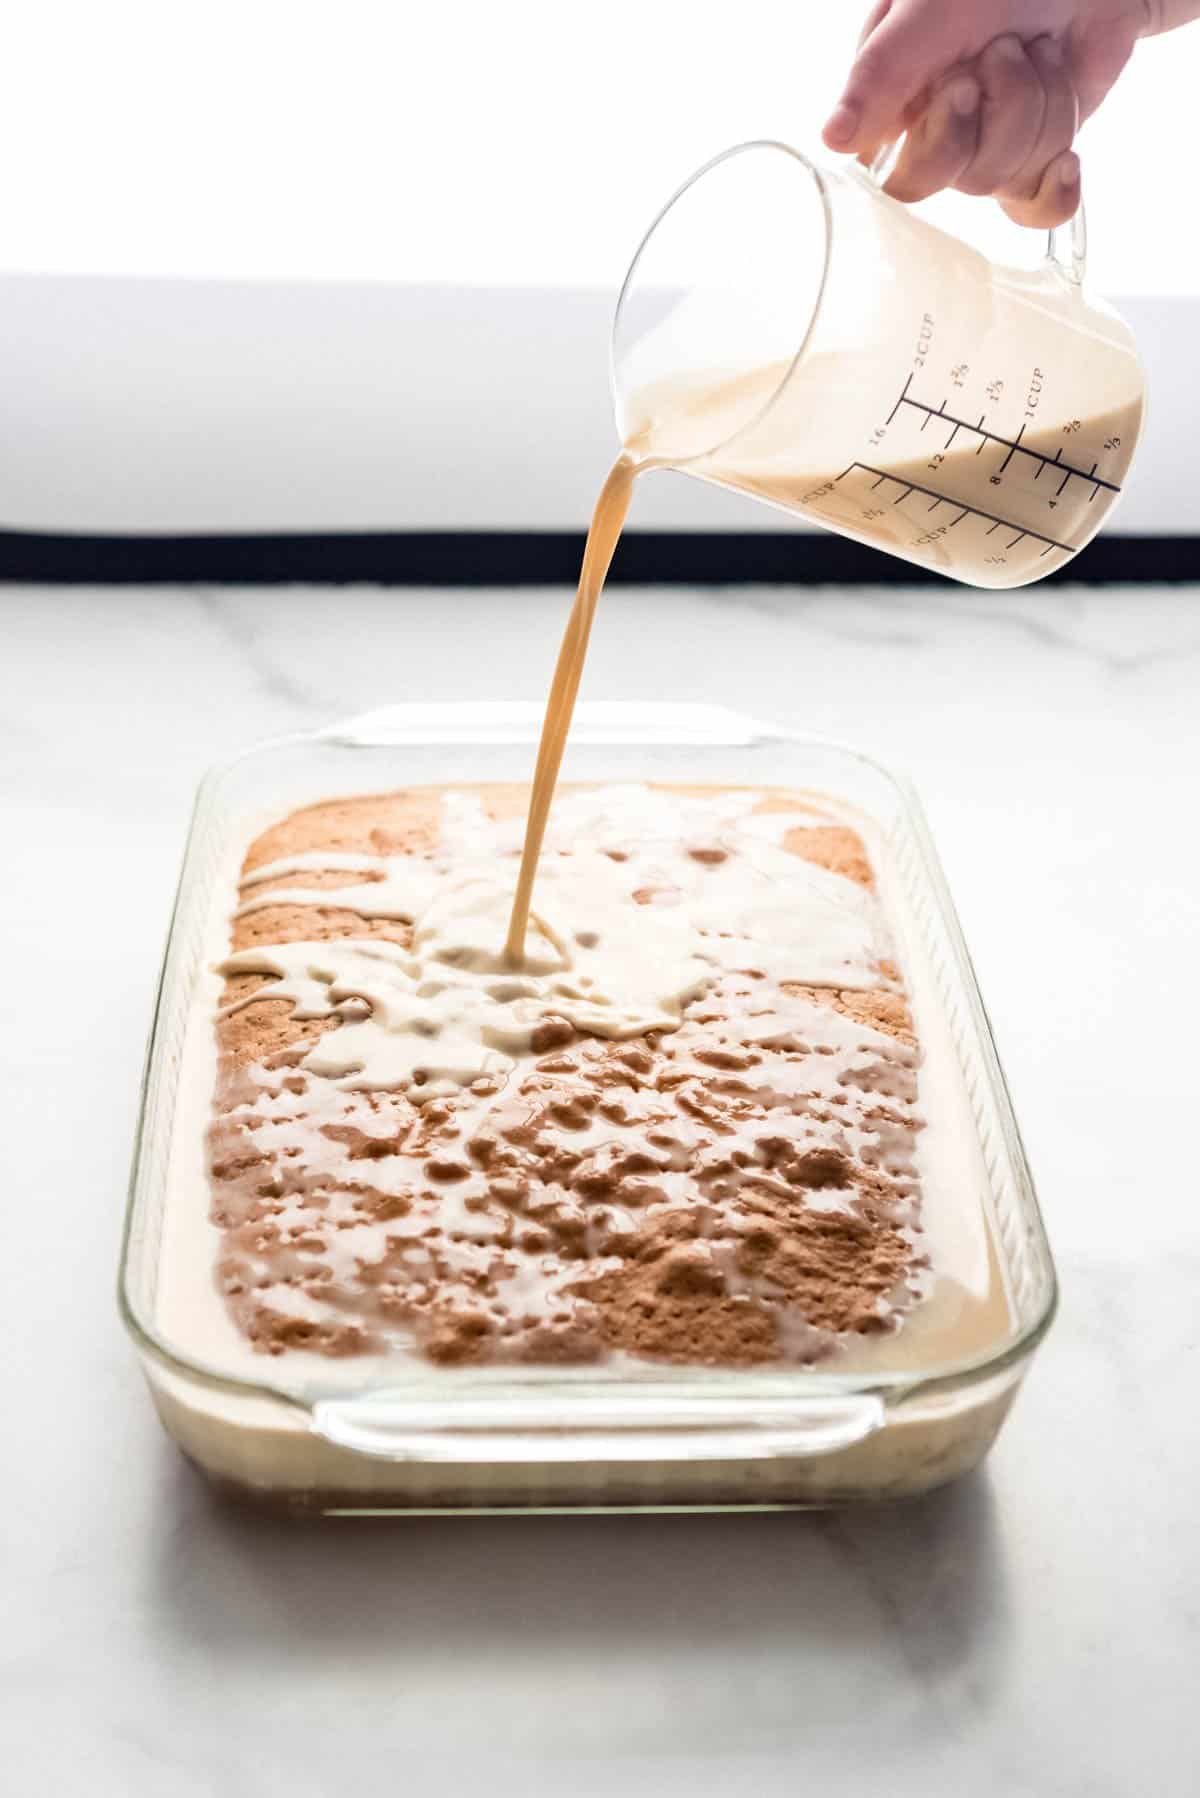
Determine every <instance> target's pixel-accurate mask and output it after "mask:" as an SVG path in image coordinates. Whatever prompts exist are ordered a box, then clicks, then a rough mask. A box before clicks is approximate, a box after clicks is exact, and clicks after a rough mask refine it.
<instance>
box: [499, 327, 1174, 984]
mask: <svg viewBox="0 0 1200 1798" xmlns="http://www.w3.org/2000/svg"><path fill="white" fill-rule="evenodd" d="M786 374H787V370H786V368H783V367H782V366H779V365H776V366H771V367H766V368H760V369H756V370H754V371H752V372H751V373H749V374H745V375H741V376H738V377H736V378H734V379H725V380H715V381H711V380H710V381H704V380H698V379H695V378H692V379H691V380H688V381H671V382H666V383H662V384H659V385H656V386H655V387H652V388H650V389H648V390H647V391H646V392H644V393H642V394H638V395H635V396H634V399H633V402H632V404H631V407H630V423H629V428H628V430H627V433H626V438H625V444H624V447H623V449H622V451H621V454H620V455H619V456H618V457H617V460H616V461H615V462H614V463H613V466H612V467H611V469H610V470H609V472H608V476H607V478H606V479H605V482H604V485H603V486H602V487H601V489H600V497H599V499H598V500H597V502H596V510H595V512H594V514H593V516H592V523H591V528H590V530H589V532H588V538H587V544H586V547H585V549H584V552H583V566H582V569H581V571H580V576H579V587H578V591H577V592H576V596H575V603H574V606H573V607H572V609H571V615H570V617H569V618H568V620H567V627H566V630H565V632H564V634H563V640H562V647H561V649H560V651H559V656H558V662H557V665H556V667H555V670H554V679H553V681H552V683H551V687H550V696H549V699H548V700H547V704H546V713H545V719H544V722H543V725H542V735H541V742H540V744H539V747H538V756H537V765H536V768H535V770H534V776H533V785H532V789H531V792H530V800H529V814H528V820H527V823H526V827H525V842H524V848H523V850H522V854H521V870H520V876H519V878H518V881H517V890H516V896H515V898H514V900H513V906H512V913H511V917H510V920H509V928H508V935H507V938H506V940H505V959H506V960H507V961H508V963H509V965H510V966H512V967H519V966H520V965H521V963H522V960H523V958H524V952H525V935H526V931H527V929H528V926H529V914H530V906H531V903H532V899H533V888H534V882H535V879H536V876H537V868H538V858H539V856H540V855H541V849H542V840H543V838H544V836H545V831H546V822H547V819H548V817H549V814H550V807H551V805H552V803H553V800H554V789H555V785H556V783H557V781H558V773H559V768H560V767H561V765H562V759H563V751H564V749H565V748H566V742H567V736H568V734H569V732H570V728H571V718H572V715H573V713H574V710H575V699H576V695H577V694H578V692H579V683H580V679H581V677H582V674H583V665H584V661H585V659H586V656H587V648H588V639H589V637H590V635H591V629H592V620H593V618H594V617H595V613H596V605H597V602H598V600H599V598H600V593H601V590H602V588H603V586H604V581H605V577H606V576H607V574H608V570H609V565H610V563H611V562H612V558H613V554H614V552H615V550H616V547H617V543H618V541H619V540H620V536H621V528H622V526H623V524H624V522H625V517H626V514H627V512H628V510H629V502H630V499H631V498H632V495H633V488H634V482H635V481H636V479H637V477H638V476H639V475H641V474H644V473H647V472H648V471H649V470H651V469H655V468H677V467H680V466H682V465H684V464H688V465H689V468H690V470H692V471H694V472H695V473H697V474H699V475H702V476H707V477H708V478H711V479H715V480H719V481H720V482H721V483H722V484H724V485H726V486H731V487H738V488H741V489H742V490H743V491H744V492H747V493H752V494H755V495H757V496H758V497H759V498H761V499H765V500H768V501H771V502H773V503H775V504H780V505H784V506H787V507H788V508H789V509H791V510H797V511H802V512H805V513H807V514H809V515H810V516H812V517H813V518H815V519H817V520H819V521H820V522H822V523H826V524H830V525H833V526H835V527H837V526H840V527H842V528H844V529H847V530H849V531H850V532H851V534H853V535H856V536H858V537H860V538H862V539H864V540H866V541H868V542H872V543H875V544H877V545H878V547H879V548H881V549H893V550H894V549H900V550H901V551H902V552H904V551H908V552H911V551H913V550H914V549H916V550H920V551H921V553H922V559H925V560H928V561H929V562H930V564H931V566H933V567H935V568H942V569H944V570H945V571H946V572H950V571H953V572H954V573H955V574H956V575H958V576H959V577H960V578H961V579H964V580H968V581H975V582H976V583H978V584H980V585H983V586H990V585H992V584H994V580H993V578H992V577H993V574H994V565H995V564H996V563H997V562H1005V563H1008V564H1009V565H1010V567H1011V568H1012V570H1013V571H1014V572H1016V573H1018V574H1019V575H1020V577H1021V578H1022V579H1035V578H1037V577H1038V576H1040V575H1042V574H1048V573H1050V571H1051V570H1052V569H1053V568H1055V567H1056V566H1058V565H1059V564H1060V563H1061V562H1063V561H1066V560H1067V559H1068V558H1069V556H1070V554H1071V553H1072V552H1071V549H1070V548H1069V547H1052V548H1051V549H1050V550H1047V549H1046V547H1045V545H1046V540H1045V539H1044V538H1038V537H1037V536H1036V535H1031V534H1029V533H1027V532H1020V533H1019V535H1018V538H1016V539H1013V540H1011V541H1010V537H1011V533H1010V532H1009V531H1006V530H1002V529H1001V527H1000V526H998V525H991V524H990V523H989V517H990V514H991V508H992V507H993V506H994V505H996V504H997V501H996V500H995V498H994V497H993V495H994V494H995V491H996V487H995V480H994V478H993V477H994V476H995V475H996V469H997V466H998V464H999V463H1000V462H1001V461H1003V462H1004V466H1005V467H1007V466H1008V465H1009V463H1011V461H1012V459H1013V456H1012V453H1011V452H1009V451H1008V450H1007V448H1006V446H1005V445H1004V444H1003V443H1001V444H1000V446H999V448H997V446H996V443H995V442H994V441H989V440H988V439H987V438H986V437H985V436H983V435H981V434H979V433H976V432H972V431H970V430H965V431H962V432H961V433H959V432H956V433H955V435H954V438H953V439H952V441H951V442H950V443H948V444H945V446H944V448H943V447H939V446H940V444H941V441H942V440H939V444H935V445H934V446H933V454H932V455H931V454H930V451H929V450H926V449H924V448H922V449H920V450H919V451H917V452H916V454H915V455H914V452H913V450H912V449H911V448H910V449H909V450H908V451H907V452H903V451H902V452H900V453H899V454H896V453H895V452H893V453H892V455H891V456H888V455H887V454H886V453H885V451H884V450H883V449H882V448H881V449H878V450H876V451H875V452H874V454H875V456H876V458H877V468H873V469H872V470H870V471H868V473H867V474H866V475H858V476H856V477H855V478H854V479H853V480H850V481H847V479H846V471H844V470H842V469H839V468H834V469H830V468H829V467H828V466H827V465H826V464H825V463H824V462H823V460H822V456H821V436H822V433H821V432H820V431H819V430H814V431H812V432H808V431H805V430H804V429H802V428H801V421H800V420H799V419H798V418H797V416H796V409H795V407H794V406H789V405H781V404H775V405H773V406H772V404H771V402H772V399H773V397H774V396H775V395H776V394H777V393H778V392H779V390H780V386H781V382H782V381H783V380H784V377H785V376H786ZM858 374H859V370H858V364H857V359H856V357H855V355H854V353H853V352H839V353H831V354H827V355H824V356H821V357H819V358H815V359H814V364H813V365H812V366H810V368H809V369H808V371H807V376H806V386H805V391H806V395H807V401H808V405H809V406H811V409H812V415H813V416H814V417H815V418H817V419H819V418H820V417H821V416H822V415H823V409H824V407H825V406H836V405H837V404H838V396H839V394H844V393H846V392H847V391H848V390H849V389H850V388H852V386H853V384H854V382H855V380H856V379H857V378H858ZM1099 378H1100V376H1099V374H1098V379H1099ZM1141 411H1142V398H1141V394H1140V392H1139V393H1137V394H1136V395H1135V396H1134V397H1132V398H1131V397H1130V396H1129V394H1128V392H1127V391H1122V390H1120V389H1119V388H1117V387H1114V388H1113V390H1112V391H1111V392H1106V391H1105V390H1104V386H1103V381H1102V380H1101V384H1100V386H1099V387H1098V390H1097V392H1096V394H1095V398H1094V403H1093V405H1092V406H1091V407H1090V408H1089V416H1088V418H1087V419H1086V420H1080V421H1076V422H1077V424H1078V427H1079V433H1080V434H1079V436H1078V437H1077V438H1073V439H1071V441H1076V442H1081V443H1091V444H1096V445H1099V444H1104V445H1105V448H1106V450H1108V451H1109V452H1110V454H1109V456H1108V459H1107V462H1106V465H1105V471H1104V472H1105V473H1106V474H1109V475H1110V477H1111V478H1113V479H1116V480H1117V481H1119V480H1120V479H1122V478H1123V476H1124V472H1125V469H1126V468H1127V467H1128V464H1129V460H1130V458H1131V456H1132V453H1133V446H1134V443H1135V442H1136V440H1137V434H1138V429H1139V426H1140V422H1141ZM747 419H755V420H756V422H755V428H754V431H753V433H752V445H753V448H752V452H748V451H747V450H746V448H745V446H744V443H743V441H742V440H741V439H739V437H738V432H739V428H740V427H741V426H742V425H744V424H745V422H746V421H747ZM1062 423H1063V421H1062V420H1061V419H1048V420H1047V421H1046V423H1045V424H1044V425H1042V426H1039V427H1035V428H1034V429H1032V430H1030V431H1029V432H1028V433H1025V434H1023V436H1022V441H1021V449H1020V452H1019V453H1020V455H1021V456H1022V457H1023V458H1024V459H1025V462H1026V465H1027V470H1028V471H1029V472H1027V475H1026V478H1027V480H1028V481H1030V482H1036V481H1037V480H1039V479H1040V478H1041V476H1042V474H1043V473H1044V469H1043V467H1042V462H1041V460H1040V459H1041V458H1048V459H1049V461H1048V462H1047V466H1049V465H1050V463H1052V462H1053V460H1054V459H1055V458H1056V457H1057V456H1059V455H1061V453H1062V442H1063V436H1062ZM714 446H717V447H714ZM1086 466H1087V464H1086V463H1085V467H1086ZM1034 469H1036V471H1037V472H1036V474H1034V473H1033V472H1032V471H1033V470H1034ZM879 470H883V471H884V472H883V473H882V474H880V473H879ZM931 470H933V471H934V472H933V473H931V472H930V471H931ZM933 479H936V481H937V490H936V492H935V494H934V501H933V504H932V505H931V504H930V502H929V496H928V484H929V482H930V481H931V480H933ZM881 487H883V488H884V489H885V490H884V491H882V492H881V491H879V490H880V489H881ZM1036 492H1037V495H1038V497H1039V500H1040V501H1043V502H1044V503H1045V505H1046V506H1047V507H1048V508H1049V506H1050V504H1051V500H1050V499H1048V498H1046V497H1045V496H1047V495H1050V496H1052V500H1053V509H1052V510H1049V509H1048V510H1047V511H1046V518H1047V519H1049V520H1050V521H1051V522H1050V523H1049V524H1046V525H1044V526H1043V527H1042V528H1045V529H1047V530H1051V529H1052V531H1053V535H1054V537H1055V538H1056V539H1057V543H1058V545H1060V546H1062V545H1071V544H1073V543H1075V542H1078V541H1080V540H1081V535H1080V533H1084V534H1086V533H1087V532H1088V531H1089V528H1094V514H1093V513H1092V508H1093V506H1094V504H1095V502H1096V498H1097V494H1098V492H1099V489H1098V488H1096V487H1094V486H1093V484H1092V483H1091V482H1090V481H1089V480H1088V479H1086V478H1082V477H1070V478H1069V479H1067V480H1065V481H1063V482H1062V483H1061V485H1060V483H1059V477H1058V472H1057V470H1053V469H1052V471H1051V474H1050V476H1049V477H1048V478H1047V479H1046V482H1045V486H1044V488H1043V487H1040V486H1039V487H1037V488H1036ZM939 493H944V494H945V495H946V498H945V499H939V498H938V497H937V495H938V494H939ZM910 501H911V502H912V504H915V506H916V511H914V510H913V509H912V504H909V503H908V502H910ZM955 502H958V503H957V504H956V503H955ZM960 508H961V509H960ZM970 508H979V511H978V513H977V514H975V513H973V514H971V517H970V519H969V520H968V510H969V509H970Z"/></svg>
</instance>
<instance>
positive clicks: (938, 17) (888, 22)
mask: <svg viewBox="0 0 1200 1798" xmlns="http://www.w3.org/2000/svg"><path fill="white" fill-rule="evenodd" d="M955 10H956V9H955V8H954V7H948V6H945V5H942V4H938V0H895V3H894V4H891V5H883V6H877V7H876V9H875V12H874V13H873V14H872V16H871V19H870V20H869V21H868V25H867V32H866V35H865V36H864V39H863V42H862V44H861V46H860V48H859V52H858V55H857V56H856V57H855V59H854V66H853V67H852V68H851V70H850V76H849V79H848V80H847V82H846V86H845V89H844V90H843V93H842V97H841V99H840V100H839V101H838V103H837V105H836V106H835V107H834V109H833V112H832V113H831V114H830V116H829V119H828V121H827V122H826V125H825V130H824V132H823V134H822V135H823V137H824V140H825V143H826V144H827V145H828V147H829V148H830V149H831V150H843V151H851V150H871V149H874V148H876V146H878V145H879V144H881V143H888V142H894V141H895V140H896V139H897V138H899V137H900V136H901V135H902V134H903V131H904V124H905V111H906V109H907V108H908V107H909V106H911V104H912V103H913V101H914V100H916V99H917V97H918V95H920V93H921V92H922V91H923V89H925V88H926V87H927V86H928V85H929V83H930V82H931V81H932V80H934V79H935V78H936V77H937V76H938V75H941V74H943V73H944V72H945V70H946V69H948V68H949V67H951V65H952V64H954V63H955V62H957V61H958V60H959V57H960V55H961V53H962V51H963V48H964V42H963V32H962V29H961V27H960V26H959V25H957V24H956V23H955V21H954V13H955Z"/></svg>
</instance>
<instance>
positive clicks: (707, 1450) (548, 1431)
mask: <svg viewBox="0 0 1200 1798" xmlns="http://www.w3.org/2000/svg"><path fill="white" fill-rule="evenodd" d="M311 1416H312V1423H313V1427H314V1428H315V1429H316V1430H317V1432H318V1433H319V1434H320V1435H322V1436H323V1437H324V1438H325V1440H326V1441H327V1442H331V1443H333V1444H335V1445H336V1446H337V1447H339V1448H344V1449H350V1450H352V1451H353V1452H354V1453H356V1454H361V1455H369V1456H371V1457H372V1458H374V1459H376V1460H384V1461H419V1462H429V1461H433V1462H455V1463H464V1462H470V1463H481V1462H493V1463H505V1464H509V1465H511V1464H513V1463H516V1462H547V1461H554V1462H559V1463H561V1462H573V1461H578V1462H595V1461H651V1460H653V1461H696V1460H704V1461H724V1460H739V1461H740V1460H768V1459H770V1460H774V1459H779V1458H784V1457H801V1456H804V1457H808V1456H814V1455H825V1454H831V1453H833V1452H834V1451H835V1450H838V1449H844V1448H850V1447H852V1446H853V1444H854V1443H856V1442H861V1441H863V1440H864V1439H865V1438H866V1437H867V1436H870V1435H871V1434H873V1432H874V1431H876V1430H877V1429H879V1428H880V1427H881V1425H882V1424H883V1423H884V1421H885V1411H884V1406H883V1402H882V1400H881V1399H880V1398H878V1397H876V1396H875V1395H873V1394H868V1393H861V1394H852V1395H851V1396H849V1397H845V1398H842V1397H830V1398H823V1397H815V1396H814V1397H810V1398H805V1399H776V1400H771V1399H767V1400H753V1399H741V1400H737V1399H734V1400H730V1399H729V1398H727V1397H726V1398H724V1399H721V1400H716V1401H714V1399H713V1398H711V1397H693V1396H691V1395H688V1394H680V1393H673V1394H670V1395H667V1394H663V1395H661V1396H658V1397H654V1398H650V1397H649V1396H648V1395H647V1394H646V1393H645V1392H644V1391H643V1392H642V1393H639V1394H630V1395H621V1394H614V1395H613V1396H612V1397H603V1398H600V1397H596V1396H595V1395H594V1394H593V1393H589V1394H588V1395H587V1397H586V1398H583V1397H581V1396H580V1395H577V1394H569V1393H568V1394H562V1395H558V1394H555V1395H549V1394H545V1393H537V1394H535V1393H530V1394H529V1395H528V1396H526V1395H525V1394H518V1395H504V1396H500V1395H494V1396H493V1395H489V1396H486V1397H483V1398H480V1397H473V1398H465V1399H457V1398H453V1399H436V1400H430V1399H412V1398H408V1397H407V1396H404V1395H400V1394H389V1393H386V1392H379V1393H361V1394H357V1395H354V1396H351V1397H346V1398H327V1399H320V1400H318V1401H317V1402H316V1403H315V1404H314V1405H313V1406H312V1410H311Z"/></svg>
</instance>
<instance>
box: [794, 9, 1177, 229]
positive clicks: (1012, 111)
mask: <svg viewBox="0 0 1200 1798" xmlns="http://www.w3.org/2000/svg"><path fill="white" fill-rule="evenodd" d="M1163 10H1164V8H1163V6H1162V4H1161V3H1160V0H878V4H877V5H876V6H875V9H874V11H873V12H872V13H871V15H870V17H869V19H868V20H867V24H866V28H865V30H864V32H863V35H862V39H861V41H860V43H859V49H858V55H857V57H856V59H855V62H854V66H853V68H852V69H851V71H850V78H849V80H848V82H847V84H846V88H845V92H844V93H843V94H842V97H841V100H840V101H839V102H838V105H837V106H836V108H835V109H834V112H833V114H832V116H831V117H830V119H829V122H828V124H827V125H826V127H825V133H824V137H825V142H826V144H827V145H828V146H829V148H830V149H831V150H843V151H851V152H857V153H858V155H859V156H860V157H861V158H862V159H863V160H864V161H870V160H871V159H872V157H873V156H874V155H875V154H876V152H877V151H878V150H879V149H880V148H881V147H882V146H883V145H885V144H888V143H895V142H898V141H899V139H900V138H901V137H903V138H904V145H903V148H902V149H901V151H900V155H899V157H898V159H897V161H896V164H895V167H894V168H893V169H892V172H891V174H890V175H889V177H888V180H887V182H886V184H885V186H886V191H887V192H888V193H890V194H892V195H894V197H895V198H896V199H899V200H924V199H926V198H928V196H929V195H930V194H934V193H937V192H938V191H939V190H940V189H941V188H944V187H955V188H958V190H959V191H960V192H961V193H968V194H994V195H995V196H996V198H997V199H998V200H999V201H1000V204H1001V205H1002V206H1003V208H1004V210H1005V212H1007V213H1008V215H1009V217H1010V218H1012V219H1015V220H1016V222H1017V223H1018V224H1019V225H1035V226H1041V227H1048V226H1051V225H1061V224H1063V223H1065V221H1066V220H1067V219H1069V218H1070V217H1071V216H1072V214H1073V213H1074V212H1075V210H1076V209H1077V207H1078V205H1079V183H1080V170H1079V158H1078V156H1076V154H1075V152H1074V150H1073V149H1072V144H1073V142H1074V139H1075V134H1076V132H1077V130H1078V129H1079V126H1080V125H1081V124H1082V122H1083V120H1084V119H1085V118H1087V117H1088V115H1089V114H1090V113H1092V112H1094V111H1095V109H1096V107H1097V106H1099V104H1100V102H1101V100H1103V99H1104V96H1105V95H1106V94H1107V93H1108V91H1109V89H1110V88H1111V87H1112V85H1113V83H1114V81H1116V79H1117V77H1118V75H1119V74H1120V73H1121V71H1122V69H1123V68H1124V67H1125V64H1126V63H1127V62H1128V60H1129V58H1130V56H1131V54H1132V52H1133V48H1134V45H1135V44H1136V42H1137V40H1138V38H1139V37H1140V36H1143V35H1145V34H1146V33H1148V32H1150V31H1154V30H1161V29H1162V28H1163V24H1164V21H1163V19H1162V17H1161V14H1162V12H1163ZM1180 10H1183V11H1193V10H1194V9H1193V8H1191V7H1184V8H1181V9H1180Z"/></svg>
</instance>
